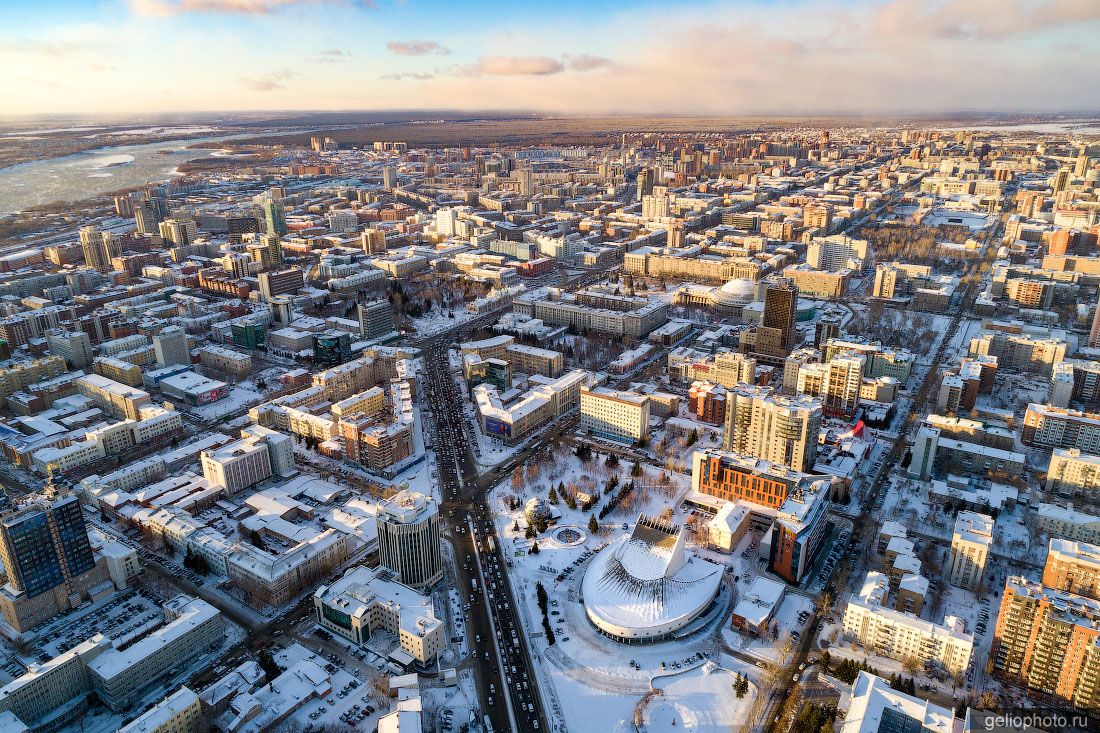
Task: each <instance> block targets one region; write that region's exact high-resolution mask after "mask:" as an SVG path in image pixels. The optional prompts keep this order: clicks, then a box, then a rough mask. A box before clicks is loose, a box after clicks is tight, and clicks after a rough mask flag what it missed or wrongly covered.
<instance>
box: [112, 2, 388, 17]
mask: <svg viewBox="0 0 1100 733" xmlns="http://www.w3.org/2000/svg"><path fill="white" fill-rule="evenodd" d="M295 5H350V6H355V7H362V8H373V7H374V2H373V0H130V9H131V10H133V11H134V12H135V13H137V14H138V15H149V16H154V17H160V16H166V15H179V14H182V13H233V14H240V15H268V14H271V13H275V12H278V11H280V10H285V9H287V8H290V7H293V6H295Z"/></svg>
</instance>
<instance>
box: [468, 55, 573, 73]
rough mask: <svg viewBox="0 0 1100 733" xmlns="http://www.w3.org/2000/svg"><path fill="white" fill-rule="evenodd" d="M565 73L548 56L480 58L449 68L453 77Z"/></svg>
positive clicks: (559, 64) (563, 67) (563, 66)
mask: <svg viewBox="0 0 1100 733" xmlns="http://www.w3.org/2000/svg"><path fill="white" fill-rule="evenodd" d="M562 71H565V64H563V63H562V62H561V61H559V60H558V59H555V58H551V57H549V56H482V57H481V58H479V59H478V60H477V61H475V62H474V63H472V64H462V65H459V66H454V67H451V73H452V74H453V75H455V76H547V75H550V74H559V73H561V72H562Z"/></svg>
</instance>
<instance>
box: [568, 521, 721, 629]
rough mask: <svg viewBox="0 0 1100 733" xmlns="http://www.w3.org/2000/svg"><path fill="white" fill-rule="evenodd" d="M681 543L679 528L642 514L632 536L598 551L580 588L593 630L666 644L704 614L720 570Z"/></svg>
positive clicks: (714, 592) (718, 582)
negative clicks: (690, 552) (665, 640)
mask: <svg viewBox="0 0 1100 733" xmlns="http://www.w3.org/2000/svg"><path fill="white" fill-rule="evenodd" d="M684 541H685V538H684V529H683V527H680V526H675V525H672V524H669V523H667V522H662V521H661V520H659V519H652V518H649V517H646V516H645V515H641V516H639V517H638V522H637V524H635V525H634V531H633V532H632V533H631V534H630V536H628V537H623V538H622V539H620V540H619V541H617V542H613V543H612V544H610V545H608V546H607V547H605V548H604V549H603V550H601V551H600V552H599V554H597V555H596V557H595V558H594V559H593V560H592V563H591V564H590V565H589V566H588V570H587V571H586V572H585V575H584V581H583V582H582V583H581V590H582V593H583V595H584V610H585V613H586V614H587V615H588V619H589V620H590V621H591V622H592V623H593V625H595V627H596V628H597V629H599V630H600V631H601V632H602V633H604V634H606V635H607V636H610V637H611V638H613V639H615V640H617V641H621V642H624V643H627V644H639V643H645V642H651V641H660V640H662V639H667V638H668V637H670V636H672V635H673V634H674V633H675V632H676V631H679V630H680V629H682V628H684V627H685V626H687V625H688V624H690V623H691V622H692V621H694V620H695V619H696V618H698V617H699V616H700V615H701V614H702V613H703V612H704V611H706V610H707V609H708V608H709V607H710V604H711V603H712V602H713V601H714V598H715V596H717V595H718V588H719V586H720V585H721V582H722V566H721V565H717V564H715V563H712V562H709V561H707V560H703V559H702V558H699V557H696V556H694V555H692V554H689V553H687V552H686V551H685V549H684Z"/></svg>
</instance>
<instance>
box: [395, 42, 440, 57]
mask: <svg viewBox="0 0 1100 733" xmlns="http://www.w3.org/2000/svg"><path fill="white" fill-rule="evenodd" d="M386 48H388V49H389V50H390V51H391V52H392V53H395V54H397V55H398V56H429V55H437V56H441V55H445V54H448V53H450V52H451V50H450V49H449V48H445V47H443V46H442V45H440V44H439V42H438V41H390V42H389V43H387V44H386Z"/></svg>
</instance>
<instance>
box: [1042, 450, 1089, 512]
mask: <svg viewBox="0 0 1100 733" xmlns="http://www.w3.org/2000/svg"><path fill="white" fill-rule="evenodd" d="M1046 490H1047V491H1049V492H1052V493H1055V494H1058V495H1059V496H1065V497H1068V498H1071V499H1073V498H1086V499H1089V500H1090V501H1095V500H1096V499H1097V498H1098V497H1100V456H1097V455H1093V454H1091V453H1082V452H1081V451H1080V450H1078V449H1077V448H1055V449H1054V450H1053V451H1052V452H1051V455H1050V465H1049V466H1048V467H1047V483H1046Z"/></svg>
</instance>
